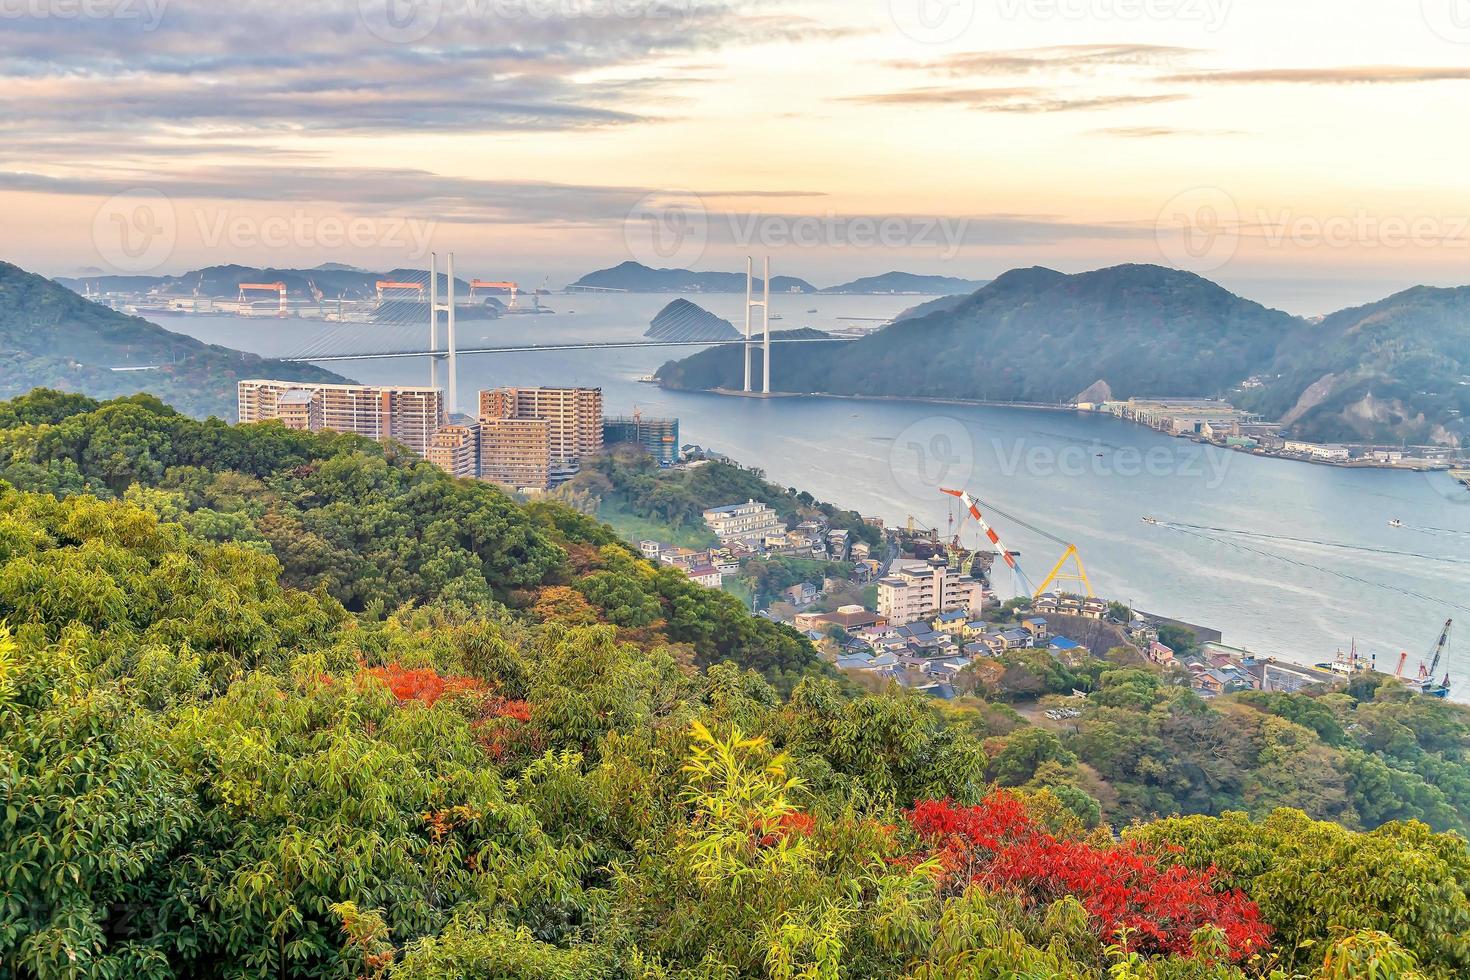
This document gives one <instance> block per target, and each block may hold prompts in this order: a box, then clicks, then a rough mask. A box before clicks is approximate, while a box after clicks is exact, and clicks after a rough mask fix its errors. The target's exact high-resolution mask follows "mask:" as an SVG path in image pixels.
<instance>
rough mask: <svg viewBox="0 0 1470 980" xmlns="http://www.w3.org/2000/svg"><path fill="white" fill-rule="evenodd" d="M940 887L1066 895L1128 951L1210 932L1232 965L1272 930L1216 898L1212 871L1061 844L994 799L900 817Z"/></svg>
mask: <svg viewBox="0 0 1470 980" xmlns="http://www.w3.org/2000/svg"><path fill="white" fill-rule="evenodd" d="M907 817H908V820H909V824H910V825H911V826H912V827H913V828H914V830H915V831H916V832H917V833H918V834H919V835H920V836H921V837H923V838H924V840H925V841H926V842H927V844H928V845H929V848H928V851H927V852H926V853H925V854H924V855H922V856H923V857H933V858H937V859H938V861H939V863H940V866H941V867H942V868H943V878H944V881H945V882H947V883H952V882H971V881H974V882H979V883H981V884H984V885H986V886H987V887H990V888H994V889H996V890H998V891H1006V892H1009V893H1011V894H1015V895H1018V896H1019V897H1020V898H1022V899H1023V900H1024V901H1026V902H1028V903H1031V904H1037V905H1044V904H1047V903H1050V902H1053V901H1055V900H1057V899H1059V898H1062V897H1064V896H1067V895H1071V896H1074V897H1075V898H1076V899H1077V900H1078V901H1079V902H1081V903H1082V906H1083V907H1084V908H1085V909H1086V910H1087V911H1088V913H1089V914H1091V916H1092V917H1093V921H1094V923H1095V925H1096V930H1097V934H1098V935H1099V936H1100V937H1101V938H1103V939H1106V940H1112V939H1114V938H1115V937H1117V936H1118V935H1119V932H1120V930H1127V936H1128V940H1127V943H1128V946H1129V948H1130V949H1134V950H1138V951H1140V952H1145V953H1169V954H1175V955H1183V956H1188V955H1190V954H1191V953H1192V952H1193V944H1192V943H1191V939H1190V937H1191V935H1192V934H1193V933H1194V931H1195V930H1197V929H1199V928H1201V927H1202V926H1209V925H1212V926H1215V927H1217V928H1219V929H1220V930H1221V931H1222V932H1223V933H1224V935H1225V942H1226V945H1227V946H1228V947H1229V950H1230V956H1231V958H1232V959H1234V960H1241V959H1244V958H1245V957H1247V956H1249V955H1251V954H1252V953H1256V952H1259V951H1261V950H1262V949H1264V948H1265V947H1266V945H1267V944H1268V942H1269V940H1270V933H1271V929H1270V926H1268V925H1267V924H1265V923H1264V922H1262V921H1261V917H1260V910H1259V909H1257V908H1256V906H1255V904H1254V903H1253V902H1251V901H1250V900H1249V899H1247V898H1246V897H1245V896H1244V895H1243V894H1242V893H1241V892H1239V891H1216V889H1215V887H1214V885H1215V874H1214V870H1213V869H1210V870H1206V871H1193V870H1191V869H1189V868H1185V867H1182V866H1179V865H1170V864H1169V863H1168V862H1167V861H1165V860H1164V859H1163V857H1162V856H1161V855H1160V854H1159V853H1157V852H1155V851H1151V850H1149V849H1147V848H1145V847H1142V846H1139V845H1136V844H1133V843H1123V844H1117V845H1112V846H1106V847H1097V846H1094V845H1091V844H1088V843H1085V842H1083V841H1075V840H1061V839H1058V838H1056V837H1053V836H1052V835H1051V834H1049V833H1047V832H1046V831H1045V830H1042V829H1041V828H1039V827H1038V826H1036V824H1035V823H1034V822H1033V821H1032V819H1031V817H1030V815H1029V814H1028V813H1027V811H1026V805H1025V802H1024V801H1023V800H1022V799H1021V798H1020V797H1018V796H1016V795H1015V794H1012V793H1005V792H997V793H993V794H991V795H990V796H989V797H987V798H986V799H985V800H984V801H983V802H982V803H981V804H980V805H979V806H972V807H957V806H955V805H954V804H953V802H951V801H950V800H939V801H936V800H926V801H923V802H920V803H918V804H917V805H916V806H915V807H914V808H913V809H912V810H911V811H909V812H908V813H907Z"/></svg>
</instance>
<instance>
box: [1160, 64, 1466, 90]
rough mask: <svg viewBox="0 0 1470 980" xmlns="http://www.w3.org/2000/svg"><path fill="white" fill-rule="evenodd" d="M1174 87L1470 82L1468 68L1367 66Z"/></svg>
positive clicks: (1183, 80) (1247, 74) (1264, 73)
mask: <svg viewBox="0 0 1470 980" xmlns="http://www.w3.org/2000/svg"><path fill="white" fill-rule="evenodd" d="M1160 81H1163V82H1171V83H1175V84H1221V85H1227V84H1228V85H1267V84H1293V85H1405V84H1416V83H1420V82H1463V81H1470V68H1428V67H1414V66H1410V65H1367V66H1362V67H1355V68H1354V67H1349V68H1253V69H1248V70H1245V71H1206V72H1195V73H1192V74H1179V75H1167V76H1164V77H1163V78H1161V79H1160Z"/></svg>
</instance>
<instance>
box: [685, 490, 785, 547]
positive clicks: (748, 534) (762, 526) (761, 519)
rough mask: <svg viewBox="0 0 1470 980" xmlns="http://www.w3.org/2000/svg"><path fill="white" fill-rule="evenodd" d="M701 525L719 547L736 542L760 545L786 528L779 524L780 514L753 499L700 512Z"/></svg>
mask: <svg viewBox="0 0 1470 980" xmlns="http://www.w3.org/2000/svg"><path fill="white" fill-rule="evenodd" d="M704 522H705V523H706V524H708V525H709V529H710V530H711V531H713V532H715V537H717V538H719V539H720V543H721V544H730V543H732V542H736V541H740V542H744V543H747V544H750V543H762V542H764V541H765V540H766V536H767V535H769V534H776V533H781V532H784V531H785V530H786V525H785V524H783V523H782V522H781V515H779V514H777V513H776V512H775V511H774V510H772V509H771V508H770V507H769V506H767V505H766V504H763V503H760V502H759V501H756V500H752V501H749V502H748V503H744V504H730V505H728V506H726V507H711V508H710V509H709V510H707V511H705V512H704Z"/></svg>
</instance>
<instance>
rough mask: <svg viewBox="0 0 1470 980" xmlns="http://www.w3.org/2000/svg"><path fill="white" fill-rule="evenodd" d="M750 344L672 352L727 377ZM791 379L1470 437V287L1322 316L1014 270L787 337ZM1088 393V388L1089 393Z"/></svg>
mask: <svg viewBox="0 0 1470 980" xmlns="http://www.w3.org/2000/svg"><path fill="white" fill-rule="evenodd" d="M739 367H740V363H739V354H738V352H735V351H724V350H709V351H704V352H702V353H699V354H696V355H694V356H692V357H689V358H687V359H685V360H682V361H678V362H674V363H670V364H666V365H665V366H664V367H663V368H661V369H660V371H659V375H658V377H659V379H660V380H661V381H662V382H663V383H664V384H666V385H668V386H670V387H674V388H718V387H726V386H729V385H730V384H731V382H732V381H733V380H734V379H735V377H736V376H737V373H738V371H739ZM772 373H773V378H772V382H773V387H774V388H775V389H776V390H779V391H797V392H830V393H832V394H867V395H889V396H904V395H912V396H915V397H944V398H969V399H980V400H994V401H1025V402H1070V401H1075V400H1097V399H1101V398H1129V397H1134V396H1151V395H1159V396H1176V397H1179V396H1219V397H1226V398H1229V399H1230V400H1232V401H1233V402H1235V403H1236V404H1238V405H1240V406H1241V407H1244V408H1247V409H1250V410H1252V411H1257V412H1260V413H1261V414H1262V415H1264V416H1265V417H1267V418H1270V419H1273V420H1274V419H1280V420H1282V421H1283V422H1285V423H1287V425H1288V426H1289V427H1290V431H1291V432H1292V434H1294V435H1296V436H1298V437H1300V438H1305V439H1314V440H1322V441H1352V442H1386V443H1399V442H1403V441H1408V442H1410V443H1420V444H1428V443H1442V444H1464V443H1465V442H1467V441H1470V424H1467V422H1466V415H1467V414H1470V287H1464V288H1460V289H1431V288H1429V287H1422V286H1421V287H1418V288H1415V289H1410V290H1408V291H1406V292H1403V293H1399V294H1397V295H1395V296H1390V297H1389V298H1387V299H1385V300H1382V301H1381V302H1378V303H1374V304H1371V305H1369V306H1364V307H1359V308H1357V309H1352V310H1344V311H1342V312H1340V313H1335V314H1333V315H1332V316H1329V317H1327V318H1326V319H1325V320H1323V321H1322V322H1320V323H1309V322H1307V321H1305V320H1301V319H1298V318H1296V317H1293V316H1289V315H1287V314H1285V313H1282V312H1279V311H1277V310H1270V309H1267V308H1266V307H1264V306H1261V305H1259V304H1257V303H1253V302H1251V301H1249V300H1246V299H1242V298H1241V297H1239V296H1236V295H1234V294H1233V293H1230V292H1228V291H1226V290H1225V289H1222V288H1221V287H1220V286H1217V285H1216V284H1214V283H1212V282H1210V281H1209V280H1207V279H1202V278H1200V277H1199V276H1196V275H1193V274H1192V273H1188V272H1179V271H1176V270H1172V269H1164V268H1160V267H1158V266H1148V265H1125V266H1118V267H1116V268H1111V269H1100V270H1098V271H1096V272H1087V273H1082V274H1080V275H1071V276H1069V275H1063V274H1062V273H1059V272H1053V271H1051V270H1049V269H1040V268H1037V269H1021V270H1016V271H1013V272H1008V273H1006V274H1005V275H1003V276H1001V277H1000V278H999V279H997V280H995V281H994V282H993V283H991V284H990V285H988V286H986V287H984V288H983V289H980V290H979V291H977V292H975V293H974V294H973V295H971V296H968V297H962V298H961V297H944V298H942V299H938V300H933V301H931V302H929V303H926V304H923V305H921V306H918V307H915V308H914V309H912V310H909V311H906V312H905V313H903V314H901V315H900V316H899V317H898V318H897V319H896V320H895V321H894V322H893V323H892V324H891V325H889V326H888V327H887V328H885V329H883V330H881V331H879V332H877V333H875V334H873V335H872V336H870V337H867V338H864V339H863V340H860V341H857V342H854V343H850V344H845V345H843V346H841V347H840V348H838V347H836V346H833V347H831V348H829V347H827V346H826V345H821V346H818V347H802V348H792V349H789V350H783V351H782V352H781V354H780V357H779V358H778V359H777V361H776V364H775V368H774V370H773V372H772ZM1084 394H1085V395H1086V398H1085V399H1082V398H1081V397H1080V396H1082V395H1084Z"/></svg>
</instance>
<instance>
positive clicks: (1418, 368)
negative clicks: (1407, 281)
mask: <svg viewBox="0 0 1470 980" xmlns="http://www.w3.org/2000/svg"><path fill="white" fill-rule="evenodd" d="M1261 374H1262V376H1263V377H1262V378H1261V381H1263V382H1264V384H1263V386H1262V387H1259V388H1254V387H1253V388H1250V389H1248V390H1246V391H1245V392H1243V393H1241V395H1240V396H1239V398H1238V400H1239V401H1240V402H1241V403H1242V404H1243V405H1246V406H1247V407H1250V408H1252V409H1254V410H1256V411H1260V412H1262V413H1264V414H1266V415H1268V416H1270V417H1272V418H1281V419H1282V420H1284V421H1286V422H1289V423H1291V425H1292V428H1293V431H1295V432H1296V433H1298V434H1300V435H1301V436H1302V437H1304V438H1308V439H1324V440H1348V441H1363V442H1389V443H1398V442H1402V441H1408V442H1410V443H1416V444H1428V443H1453V442H1459V443H1461V444H1464V443H1466V442H1467V441H1470V423H1467V422H1466V416H1467V415H1470V287H1464V286H1462V287H1460V288H1459V289H1434V288H1431V287H1428V286H1418V287H1415V288H1414V289H1409V290H1406V291H1405V292H1402V293H1397V294H1395V295H1393V296H1390V297H1388V298H1387V299H1384V300H1380V301H1379V302H1377V303H1371V304H1369V305H1367V306H1360V307H1357V308H1356V309H1350V310H1343V311H1342V312H1340V313H1334V314H1333V315H1331V316H1329V317H1327V318H1326V319H1325V320H1323V321H1322V322H1321V323H1319V324H1308V325H1305V326H1302V327H1300V328H1299V329H1297V330H1296V331H1295V332H1294V333H1293V334H1292V335H1291V336H1290V337H1288V338H1287V339H1286V340H1285V341H1284V342H1283V343H1282V344H1281V346H1280V348H1279V349H1278V351H1277V356H1276V358H1275V359H1274V360H1273V361H1272V362H1271V364H1270V365H1269V366H1268V367H1267V368H1265V370H1264V371H1262V372H1261Z"/></svg>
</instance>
